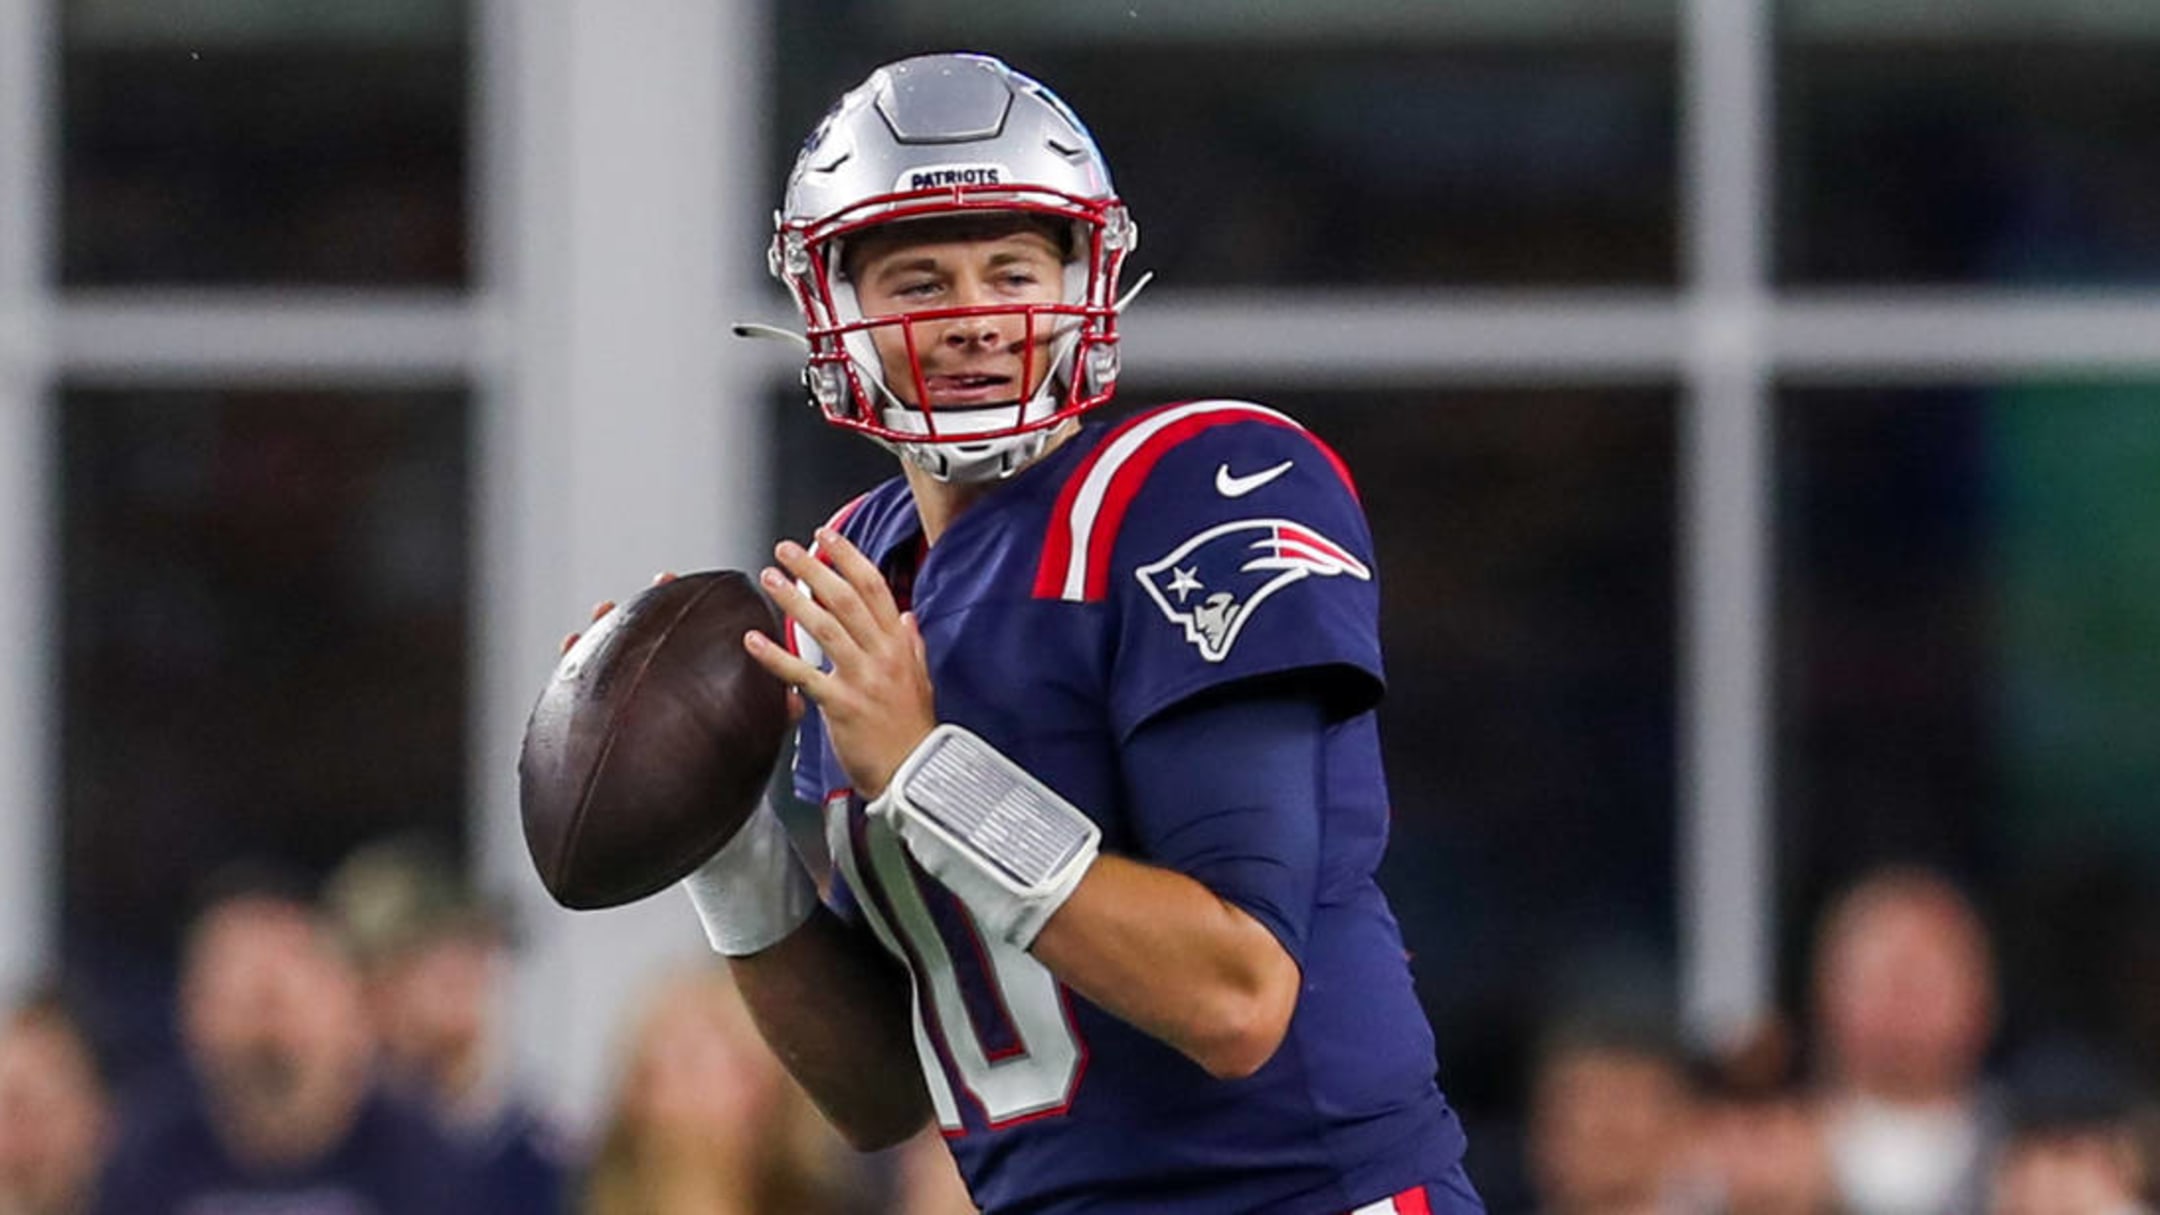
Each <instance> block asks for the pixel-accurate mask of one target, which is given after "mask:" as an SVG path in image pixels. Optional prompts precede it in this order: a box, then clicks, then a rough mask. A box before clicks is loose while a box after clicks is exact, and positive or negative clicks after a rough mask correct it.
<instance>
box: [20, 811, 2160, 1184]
mask: <svg viewBox="0 0 2160 1215" xmlns="http://www.w3.org/2000/svg"><path fill="white" fill-rule="evenodd" d="M511 956H512V941H511V939H510V934H509V932H508V930H507V926H506V924H505V922H504V920H503V918H502V917H501V916H500V915H499V914H497V913H496V912H495V911H494V910H493V909H491V908H490V907H489V906H488V905H487V904H486V903H485V902H484V901H483V900H481V899H479V898H477V897H475V896H474V895H473V893H472V892H471V891H470V890H469V889H468V888H467V887H465V885H464V884H463V883H462V882H461V881H460V880H459V878H458V877H457V876H456V871H455V869H454V867H452V866H451V865H449V864H448V863H447V862H446V860H445V858H444V857H443V855H442V854H440V853H439V852H435V851H431V850H430V849H428V848H427V847H425V846H424V845H421V844H419V843H417V842H416V841H410V840H406V841H392V842H388V843H385V844H381V845H377V846H374V847H370V848H367V849H364V850H362V851H361V852H359V853H357V854H356V855H354V856H353V857H352V858H350V859H349V860H348V861H347V862H346V863H345V864H344V865H343V866H342V867H341V868H340V869H339V870H338V871H337V873H336V874H335V875H333V877H332V878H331V880H330V881H329V882H328V883H327V884H326V885H325V886H324V887H323V888H322V889H321V890H314V889H308V888H304V887H302V886H300V885H298V884H295V883H294V882H292V881H290V880H289V879H287V878H285V877H284V876H282V875H279V874H276V873H272V872H235V873H232V874H228V875H224V876H223V877H222V878H221V880H220V881H219V882H218V883H217V884H216V885H215V886H214V888H213V889H212V890H211V891H210V892H209V894H208V895H207V896H206V897H205V899H204V900H203V901H202V903H201V905H200V907H199V908H198V909H197V910H196V911H195V912H194V913H193V917H192V920H191V922H190V926H189V928H188V931H187V934H186V939H185V946H184V956H183V963H182V968H181V975H180V981H179V984H178V991H177V994H176V997H175V1008H174V1010H173V1011H174V1019H175V1022H176V1024H177V1025H178V1027H179V1033H180V1041H181V1043H182V1047H183V1050H182V1052H181V1053H182V1055H183V1058H182V1059H181V1060H179V1061H178V1063H177V1064H176V1065H175V1066H174V1067H173V1068H172V1069H171V1071H170V1073H169V1074H157V1075H151V1076H146V1077H131V1078H129V1080H128V1082H127V1083H126V1084H124V1085H122V1084H117V1083H115V1080H114V1078H113V1077H112V1076H110V1075H109V1074H108V1073H107V1071H106V1069H105V1067H104V1066H103V1065H102V1063H101V1059H102V1057H103V1056H102V1052H101V1051H100V1049H99V1047H98V1043H97V1035H96V1033H95V1032H94V1029H93V1026H94V1018H90V1017H87V1016H86V1015H85V1010H83V1009H80V1008H78V1007H76V1006H75V1005H74V1004H72V1003H71V1001H70V998H69V996H68V994H67V993H66V991H65V990H64V989H63V988H61V987H57V986H56V987H54V988H51V989H48V990H40V991H37V992H33V993H28V994H26V995H23V996H21V997H20V998H19V999H18V1000H17V1002H16V1003H15V1004H14V1006H13V1007H12V1010H11V1011H10V1012H9V1013H8V1015H7V1017H6V1020H5V1023H4V1025H0V1215H86V1213H96V1215H107V1213H109V1215H161V1213H165V1212H171V1213H174V1215H179V1213H181V1212H185V1213H186V1215H242V1213H245V1215H261V1213H263V1212H277V1213H278V1215H318V1213H319V1215H342V1213H346V1212H351V1211H356V1210H384V1211H394V1212H398V1213H399V1215H433V1213H435V1212H442V1213H444V1215H449V1213H451V1212H457V1213H460V1215H474V1213H478V1215H488V1213H493V1212H501V1213H505V1215H507V1213H510V1212H516V1213H519V1215H535V1213H543V1215H544V1213H548V1212H562V1213H565V1215H689V1213H693V1212H694V1213H696V1215H734V1213H738V1212H741V1213H748V1212H761V1213H771V1212H780V1213H784V1215H870V1213H873V1212H875V1213H878V1215H962V1213H964V1212H968V1211H970V1210H972V1208H971V1207H970V1206H969V1204H968V1202H967V1199H966V1195H965V1192H964V1191H963V1190H962V1188H961V1187H960V1185H959V1181H958V1178H957V1176H956V1174H955V1173H954V1171H953V1168H952V1166H951V1163H950V1161H949V1160H948V1158H947V1157H946V1155H945V1153H944V1151H943V1149H942V1147H941V1146H940V1145H939V1144H938V1142H937V1141H936V1139H935V1138H934V1137H932V1136H927V1135H926V1136H925V1137H924V1138H922V1139H920V1140H918V1141H916V1142H914V1143H911V1144H909V1145H907V1146H905V1147H903V1148H900V1149H896V1150H895V1151H893V1152H889V1153H883V1154H881V1155H878V1156H873V1157H864V1156H860V1155H857V1154H855V1153H853V1152H851V1151H849V1150H848V1149H847V1148H846V1147H845V1146H844V1145H843V1144H842V1143H841V1142H840V1141H839V1140H838V1139H837V1137H836V1136H834V1134H833V1133H832V1132H831V1131H830V1130H829V1129H828V1128H827V1127H826V1125H825V1124H824V1122H823V1120H822V1119H821V1118H820V1116H819V1115H818V1113H817V1111H816V1110H815V1108H814V1107H812V1105H811V1104H810V1102H809V1100H808V1098H807V1097H806V1096H805V1095H804V1094H803V1093H802V1091H801V1090H800V1089H798V1088H797V1087H796V1086H795V1085H794V1084H793V1082H792V1081H791V1080H790V1079H789V1078H788V1077H787V1075H786V1073H785V1072H784V1071H783V1070H782V1069H781V1068H780V1066H779V1064H778V1062H777V1061H776V1060H775V1059H773V1057H772V1056H771V1054H770V1053H769V1052H768V1051H766V1050H765V1048H764V1047H763V1045H762V1043H761V1042H760V1040H759V1039H758V1037H757V1035H756V1033H755V1030H754V1029H753V1028H752V1027H751V1025H750V1023H749V1020H748V1014H747V1012H746V1010H745V1009H744V1007H743V1005H742V1003H741V1001H740V999H739V998H738V997H737V995H736V993H735V991H734V989H733V987H732V985H731V984H730V983H729V981H728V979H727V977H726V972H725V970H724V969H723V968H720V967H718V966H699V967H695V968H691V969H686V970H684V971H682V972H681V973H678V974H674V975H670V976H668V977H667V978H666V979H665V980H664V981H662V982H660V983H658V984H657V985H655V986H654V987H653V989H652V990H650V991H648V992H645V993H643V994H642V995H641V996H640V997H639V998H637V999H634V1000H633V1001H631V1002H630V1005H629V1006H628V1007H626V1009H625V1022H624V1026H623V1037H622V1047H621V1051H620V1057H619V1059H618V1062H617V1071H616V1080H615V1085H614V1088H613V1092H612V1095H611V1099H610V1101H609V1104H608V1108H607V1109H606V1110H605V1111H604V1112H603V1113H602V1114H601V1116H600V1117H598V1118H597V1119H595V1120H594V1121H593V1125H592V1129H591V1131H590V1133H588V1134H583V1135H579V1136H570V1135H566V1134H564V1133H563V1132H562V1131H560V1130H559V1129H557V1128H556V1127H555V1125H554V1124H553V1123H552V1122H551V1120H550V1118H549V1116H548V1115H547V1113H546V1112H544V1111H541V1110H539V1109H537V1108H535V1107H534V1106H532V1105H531V1104H530V1103H529V1102H528V1101H527V1100H525V1099H524V1098H523V1097H522V1096H521V1094H520V1093H519V1092H518V1091H517V1088H516V1086H515V1084H514V1083H513V1082H512V1081H511V1079H510V1077H509V1075H508V1071H507V1067H506V1060H505V1058H504V1057H503V1051H504V1046H505V1040H506V1036H507V1025H506V1024H505V1010H506V1007H507V1005H506V1001H505V999H504V998H503V997H504V984H505V983H506V981H507V979H508V976H509V968H510V965H511ZM1810 963H1811V967H1812V970H1811V976H1812V978H1811V989H1812V990H1811V995H1810V1001H1811V1006H1810V1007H1809V1008H1808V1009H1806V1010H1805V1011H1806V1013H1807V1016H1806V1017H1805V1018H1804V1020H1805V1023H1806V1024H1807V1026H1808V1029H1807V1031H1806V1032H1805V1033H1803V1032H1802V1031H1801V1030H1800V1029H1799V1028H1798V1027H1799V1025H1800V1023H1801V1022H1802V1020H1803V1019H1802V1018H1793V1019H1790V1020H1781V1021H1778V1022H1775V1023H1772V1024H1767V1025H1764V1026H1762V1027H1760V1028H1759V1030H1758V1031H1757V1032H1755V1033H1752V1034H1750V1035H1747V1036H1746V1037H1745V1038H1744V1039H1742V1040H1740V1041H1736V1042H1732V1043H1726V1044H1722V1046H1721V1047H1720V1048H1719V1049H1715V1050H1709V1051H1704V1050H1694V1051H1689V1050H1686V1049H1684V1048H1683V1046H1682V1044H1681V1043H1680V1041H1679V1039H1678V1037H1677V1036H1676V1035H1675V1034H1674V1033H1673V1032H1672V1028H1671V1027H1670V1026H1669V1025H1662V1024H1655V1023H1648V1022H1645V1021H1643V1020H1641V1019H1638V1018H1631V1017H1628V1016H1624V1015H1620V1014H1617V1013H1610V1012H1606V1011H1602V1010H1598V1009H1591V1010H1588V1011H1587V1012H1586V1013H1584V1014H1582V1015H1579V1016H1569V1017H1566V1018H1564V1019H1561V1020H1560V1021H1558V1022H1557V1023H1556V1024H1554V1025H1553V1026H1552V1027H1550V1029H1549V1031H1548V1032H1547V1033H1546V1034H1545V1035H1544V1036H1543V1038H1542V1041H1541V1045H1540V1049H1539V1050H1538V1052H1537V1055H1536V1059H1535V1062H1534V1064H1533V1066H1532V1067H1531V1069H1530V1075H1529V1076H1528V1077H1526V1080H1525V1088H1526V1093H1525V1095H1526V1106H1527V1110H1528V1114H1527V1130H1526V1133H1525V1135H1524V1138H1523V1147H1522V1153H1521V1154H1522V1162H1521V1163H1522V1170H1523V1174H1524V1177H1525V1178H1526V1179H1527V1183H1528V1189H1529V1192H1530V1193H1531V1195H1533V1199H1532V1201H1531V1204H1530V1205H1533V1206H1534V1207H1535V1208H1536V1209H1537V1210H1539V1211H1542V1212H1547V1213H1549V1215H1662V1213H1668V1212H1669V1213H1674V1215H1693V1213H1701V1215H1711V1213H1715V1212H1730V1213H1734V1215H1819V1213H1830V1212H1848V1213H1851V1215H1940V1213H1964V1212H1973V1213H1982V1212H1986V1213H1991V1215H2134V1213H2135V1212H2140V1211H2144V1210H2148V1209H2150V1202H2151V1196H2152V1191H2151V1182H2152V1179H2153V1178H2154V1177H2155V1175H2156V1172H2155V1170H2154V1168H2153V1167H2152V1166H2153V1163H2154V1155H2153V1152H2154V1149H2155V1147H2156V1146H2160V1144H2156V1140H2155V1135H2154V1133H2153V1132H2154V1129H2155V1126H2156V1125H2160V1124H2156V1122H2155V1120H2154V1118H2155V1110H2160V1106H2156V1105H2154V1104H2153V1103H2152V1102H2151V1098H2152V1094H2150V1093H2147V1092H2144V1091H2141V1089H2140V1087H2139V1085H2137V1084H2136V1083H2135V1082H2134V1081H2133V1080H2132V1079H2131V1078H2130V1077H2129V1076H2128V1075H2127V1074H2126V1073H2125V1072H2124V1071H2123V1070H2122V1069H2120V1068H2118V1067H2113V1066H2111V1065H2110V1063H2109V1059H2108V1056H2107V1055H2106V1053H2105V1051H2104V1049H2103V1047H2102V1046H2101V1045H2100V1044H2093V1043H2079V1042H2072V1041H2067V1040H2065V1041H2046V1040H2036V1041H2032V1042H2027V1043H2022V1044H2020V1045H2019V1046H2018V1047H2017V1048H2016V1049H2014V1050H2008V1051H2005V1050H2003V1049H2001V1048H2002V1046H2003V1044H2002V1043H2001V1042H2000V1041H1999V1038H2000V1037H2001V1035H2000V1032H1999V1026H1998V1024H1997V1007H1998V989H1997V976H1996V971H1995V967H1994V963H1993V950H1992V948H1991V942H1990V940H1989V936H1988V932H1987V930H1986V928H1985V927H1984V925H1983V921H1982V919H1981V917H1980V915H1979V914H1978V911H1977V909H1976V908H1975V907H1974V906H1973V905H1972V904H1971V902H1970V901H1969V900H1968V899H1967V897H1966V896H1965V895H1964V894H1963V893H1962V892H1961V891H1960V890H1959V889H1958V888H1957V887H1956V886H1955V885H1953V884H1952V883H1950V882H1949V881H1947V880H1945V879H1944V878H1942V877H1941V876H1939V875H1936V874H1933V873H1930V872H1926V871H1921V870H1911V869H1889V870H1884V871H1881V872H1878V873H1875V874H1873V875H1870V876H1868V877H1866V878H1865V879H1864V880H1862V881H1860V882H1859V883H1857V884H1856V885H1855V886H1853V887H1852V888H1851V889H1850V890H1848V891H1847V892H1846V893H1845V894H1844V895H1843V896H1842V897H1841V898H1840V899H1839V900H1838V901H1837V902H1836V903H1835V904H1834V905H1833V906H1832V907H1831V908H1830V909H1829V911H1828V912H1827V914H1826V915H1825V916H1824V917H1823V921H1822V923H1821V926H1820V929H1819V931H1818V933H1817V934H1816V937H1815V943H1814V955H1813V957H1812V958H1811V959H1810ZM1473 1129H1474V1128H1473Z"/></svg>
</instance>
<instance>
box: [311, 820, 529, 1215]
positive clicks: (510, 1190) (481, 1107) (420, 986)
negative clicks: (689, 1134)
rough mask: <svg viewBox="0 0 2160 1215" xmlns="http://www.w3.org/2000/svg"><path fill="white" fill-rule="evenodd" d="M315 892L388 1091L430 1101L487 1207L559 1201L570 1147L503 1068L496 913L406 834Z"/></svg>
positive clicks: (356, 858) (500, 938)
mask: <svg viewBox="0 0 2160 1215" xmlns="http://www.w3.org/2000/svg"><path fill="white" fill-rule="evenodd" d="M325 893H326V901H327V902H328V905H329V909H330V911H331V913H332V915H333V917H334V919H335V920H336V922H337V924H338V927H339V928H340V930H341V931H342V933H343V935H344V938H345V942H346V944H347V945H348V946H349V947H350V948H351V950H352V952H353V956H354V958H355V959H356V960H357V961H358V962H359V964H360V969H361V975H362V978H363V980H364V983H365V991H366V994H367V1005H368V1011H369V1014H370V1016H371V1018H372V1019H373V1022H374V1026H375V1033H376V1036H377V1039H378V1042H379V1044H380V1055H381V1060H382V1067H383V1074H384V1077H385V1079H386V1081H387V1083H388V1084H389V1085H390V1087H391V1089H392V1091H394V1092H396V1093H398V1094H399V1095H401V1096H403V1097H406V1098H408V1099H410V1100H412V1101H414V1102H415V1103H417V1104H420V1105H423V1106H425V1107H426V1108H428V1109H431V1110H433V1111H434V1113H435V1115H436V1117H437V1119H438V1121H440V1122H441V1123H442V1124H443V1126H444V1127H445V1128H447V1129H448V1131H449V1132H450V1135H451V1138H452V1139H453V1140H454V1141H456V1142H457V1143H458V1144H459V1145H460V1146H461V1147H463V1148H464V1149H465V1150H466V1151H467V1152H468V1153H469V1154H470V1155H472V1156H473V1157H474V1159H475V1161H476V1163H477V1164H478V1166H479V1168H480V1170H481V1173H482V1178H483V1183H484V1184H485V1186H486V1187H487V1190H488V1197H487V1201H488V1203H489V1208H488V1209H489V1210H493V1211H501V1212H504V1213H505V1215H526V1213H528V1212H555V1211H561V1210H563V1209H564V1204H565V1201H566V1199H567V1192H566V1187H565V1179H566V1174H567V1172H568V1157H569V1155H570V1153H569V1151H568V1149H567V1147H566V1145H565V1143H564V1140H563V1137H562V1136H561V1135H560V1134H559V1133H557V1131H556V1130H555V1128H554V1127H553V1126H551V1125H550V1123H549V1121H548V1120H547V1119H546V1118H544V1117H542V1116H541V1114H540V1113H539V1112H538V1111H537V1110H536V1109H534V1108H533V1107H532V1106H531V1105H530V1104H529V1103H527V1102H525V1101H523V1100H521V1099H520V1098H519V1096H518V1095H517V1094H516V1092H515V1091H514V1089H513V1088H512V1086H511V1084H510V1078H509V1075H508V1063H509V1058H508V1056H509V1026H508V1023H507V1017H506V1009H507V1004H506V1000H507V985H508V983H509V980H510V942H509V933H508V925H507V924H506V923H505V920H504V916H503V913H502V912H500V911H499V910H498V909H496V908H494V907H491V906H489V905H488V904H487V903H486V902H485V901H484V900H483V899H481V898H480V897H479V896H478V895H477V894H476V893H475V892H474V891H473V890H472V889H471V888H470V887H469V886H468V885H467V884H466V883H465V881H464V880H463V879H462V877H461V876H460V875H459V873H458V872H457V870H456V868H455V867H454V866H453V865H452V864H451V863H450V861H449V858H448V856H447V855H446V854H445V853H444V852H443V851H442V850H441V849H440V848H438V847H436V846H434V845H433V844H431V843H430V842H429V841H427V840H426V839H423V838H420V837H414V836H407V837H399V838H396V839H391V840H385V841H382V842H379V843H376V844H371V845H369V846H367V847H365V848H362V849H360V850H359V851H357V852H355V853H353V855H352V856H351V857H350V858H348V859H347V860H346V861H345V863H344V864H342V865H340V866H339V867H338V870H337V872H336V873H334V874H332V875H331V878H330V882H329V885H328V887H327V888H326V891H325Z"/></svg>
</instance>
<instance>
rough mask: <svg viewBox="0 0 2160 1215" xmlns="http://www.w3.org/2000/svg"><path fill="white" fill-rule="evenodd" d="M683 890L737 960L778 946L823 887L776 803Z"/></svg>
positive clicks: (716, 941)
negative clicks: (790, 835)
mask: <svg viewBox="0 0 2160 1215" xmlns="http://www.w3.org/2000/svg"><path fill="white" fill-rule="evenodd" d="M682 884H683V889H684V890H687V891H689V892H690V905H691V906H693V907H695V908H697V917H698V923H700V924H703V925H704V926H705V939H706V940H708V941H710V942H712V947H713V951H714V952H716V953H721V954H725V955H727V956H728V957H731V958H739V957H742V956H743V955H745V954H752V953H756V952H758V951H759V950H762V949H764V948H766V947H768V946H770V945H773V944H776V943H778V942H779V940H780V939H781V938H782V937H785V936H787V935H788V934H789V933H791V932H793V931H795V930H796V929H797V928H800V927H802V923H803V921H804V920H807V919H809V918H810V913H811V912H813V911H816V910H817V905H818V894H817V886H816V884H814V883H813V882H811V880H810V873H809V871H808V870H806V869H804V868H803V864H802V861H801V860H800V859H799V858H798V857H797V856H796V855H795V845H794V844H792V843H790V842H789V841H788V833H787V828H786V827H785V826H783V825H782V824H781V822H780V816H779V815H777V814H774V813H773V809H772V804H771V803H770V802H762V803H760V804H759V805H758V808H757V809H756V810H754V811H752V812H751V814H750V817H749V818H747V819H744V820H743V825H742V827H741V828H740V829H738V830H737V831H736V832H735V837H734V838H733V839H731V840H729V841H728V842H727V844H726V845H725V846H724V847H722V848H721V849H720V851H718V852H716V853H714V854H713V858H712V859H711V860H709V861H707V862H705V863H704V864H703V865H700V866H698V868H697V870H696V872H694V873H692V874H691V875H690V876H689V877H686V878H684V879H683V883H682Z"/></svg>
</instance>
